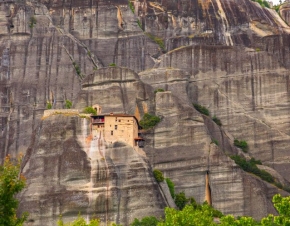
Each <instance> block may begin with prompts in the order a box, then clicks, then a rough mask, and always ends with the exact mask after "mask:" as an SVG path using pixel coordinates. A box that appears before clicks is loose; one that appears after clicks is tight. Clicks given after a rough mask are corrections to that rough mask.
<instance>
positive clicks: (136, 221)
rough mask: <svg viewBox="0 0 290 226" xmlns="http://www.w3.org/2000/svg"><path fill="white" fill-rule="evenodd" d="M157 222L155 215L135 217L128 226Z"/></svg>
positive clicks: (154, 225) (145, 225)
mask: <svg viewBox="0 0 290 226" xmlns="http://www.w3.org/2000/svg"><path fill="white" fill-rule="evenodd" d="M158 222H159V221H158V220H157V218H156V217H144V218H143V219H142V220H138V219H137V218H135V219H134V221H133V223H131V224H130V226H156V225H157V224H158Z"/></svg>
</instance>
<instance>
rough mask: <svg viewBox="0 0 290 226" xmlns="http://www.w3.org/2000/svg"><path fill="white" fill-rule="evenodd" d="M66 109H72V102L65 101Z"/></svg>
mask: <svg viewBox="0 0 290 226" xmlns="http://www.w3.org/2000/svg"><path fill="white" fill-rule="evenodd" d="M64 107H65V108H66V109H71V107H72V102H71V101H69V100H65V104H64Z"/></svg>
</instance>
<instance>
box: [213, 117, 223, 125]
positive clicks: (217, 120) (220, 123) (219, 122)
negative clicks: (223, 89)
mask: <svg viewBox="0 0 290 226" xmlns="http://www.w3.org/2000/svg"><path fill="white" fill-rule="evenodd" d="M212 120H213V121H214V122H215V124H217V125H218V126H222V122H221V120H220V119H219V118H217V117H216V116H215V115H214V116H213V117H212Z"/></svg>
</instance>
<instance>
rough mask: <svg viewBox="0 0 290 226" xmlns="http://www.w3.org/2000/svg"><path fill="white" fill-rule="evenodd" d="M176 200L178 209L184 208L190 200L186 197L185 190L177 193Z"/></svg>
mask: <svg viewBox="0 0 290 226" xmlns="http://www.w3.org/2000/svg"><path fill="white" fill-rule="evenodd" d="M174 201H175V204H176V206H177V207H178V209H180V210H182V209H183V208H184V207H185V205H186V203H187V202H188V201H189V199H187V198H186V196H185V193H184V192H180V193H178V194H176V195H175V200H174Z"/></svg>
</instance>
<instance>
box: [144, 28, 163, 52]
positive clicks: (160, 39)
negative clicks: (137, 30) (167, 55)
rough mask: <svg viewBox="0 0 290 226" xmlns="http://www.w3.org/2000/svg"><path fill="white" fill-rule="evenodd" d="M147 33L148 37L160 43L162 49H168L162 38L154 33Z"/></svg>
mask: <svg viewBox="0 0 290 226" xmlns="http://www.w3.org/2000/svg"><path fill="white" fill-rule="evenodd" d="M145 35H147V37H148V38H150V39H151V40H152V41H154V42H155V43H156V44H157V45H159V47H160V48H161V49H162V51H164V52H165V51H166V50H165V44H164V41H163V39H162V38H159V37H157V36H155V35H153V34H150V33H147V32H146V33H145Z"/></svg>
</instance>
